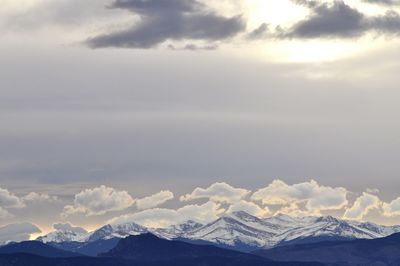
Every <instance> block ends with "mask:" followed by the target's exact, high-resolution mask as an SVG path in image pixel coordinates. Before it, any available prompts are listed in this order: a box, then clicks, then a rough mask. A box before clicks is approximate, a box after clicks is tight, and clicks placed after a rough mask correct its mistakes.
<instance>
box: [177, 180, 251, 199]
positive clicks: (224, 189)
mask: <svg viewBox="0 0 400 266" xmlns="http://www.w3.org/2000/svg"><path fill="white" fill-rule="evenodd" d="M250 192H251V191H249V190H246V189H242V188H234V187H232V186H231V185H229V184H227V183H215V184H213V185H211V186H210V187H208V188H196V189H195V190H193V192H192V193H190V194H186V195H184V196H181V198H180V200H181V201H192V200H197V199H209V200H211V201H214V202H219V203H235V202H238V201H240V200H242V199H243V198H244V197H246V196H247V195H248V194H249V193H250Z"/></svg>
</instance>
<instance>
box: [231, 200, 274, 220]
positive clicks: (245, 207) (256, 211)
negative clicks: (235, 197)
mask: <svg viewBox="0 0 400 266" xmlns="http://www.w3.org/2000/svg"><path fill="white" fill-rule="evenodd" d="M237 211H245V212H247V213H249V214H251V215H254V216H256V217H260V218H265V217H267V216H268V215H270V214H271V211H270V210H269V208H268V207H264V208H261V207H260V206H259V205H257V204H256V203H254V202H250V201H245V200H241V201H239V202H236V203H234V204H232V205H230V206H229V208H228V210H227V213H232V212H237Z"/></svg>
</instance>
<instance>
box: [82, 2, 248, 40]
mask: <svg viewBox="0 0 400 266" xmlns="http://www.w3.org/2000/svg"><path fill="white" fill-rule="evenodd" d="M109 8H111V9H123V10H128V11H130V12H132V13H134V14H136V15H138V16H140V22H139V23H138V24H135V25H134V26H132V27H128V28H127V29H125V30H122V31H111V32H108V33H104V34H102V35H99V36H96V37H94V38H91V39H89V40H88V41H87V43H88V45H89V46H90V47H92V48H101V47H125V48H151V47H154V46H156V45H158V44H161V43H163V42H164V41H166V40H184V39H190V40H207V41H218V40H223V39H227V38H230V37H233V36H235V35H236V34H238V33H239V32H242V31H244V29H245V23H244V21H243V19H242V17H241V16H234V17H224V16H220V15H218V14H216V13H214V12H211V11H208V10H207V8H206V6H204V5H203V4H202V3H200V2H199V1H197V0H170V1H165V0H116V1H115V2H114V3H112V4H111V6H110V7H109Z"/></svg>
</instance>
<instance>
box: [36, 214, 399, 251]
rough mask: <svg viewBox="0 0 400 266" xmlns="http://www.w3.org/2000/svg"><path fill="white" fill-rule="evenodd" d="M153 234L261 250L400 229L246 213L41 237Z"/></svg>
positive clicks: (60, 239) (75, 238)
mask: <svg viewBox="0 0 400 266" xmlns="http://www.w3.org/2000/svg"><path fill="white" fill-rule="evenodd" d="M149 232H150V233H152V234H154V235H156V236H158V237H161V238H164V239H187V240H188V241H206V242H211V243H214V244H216V245H219V246H223V247H229V248H233V249H239V250H242V251H249V250H254V249H257V248H272V247H275V246H281V245H289V244H298V243H310V242H318V241H329V240H344V239H346V240H347V239H348V240H350V239H360V238H361V239H373V238H380V237H385V236H388V235H391V234H393V233H397V232H400V226H392V227H390V226H381V225H377V224H373V223H362V222H355V221H345V220H340V219H336V218H334V217H331V216H326V217H291V216H288V215H284V214H278V215H276V216H273V217H269V218H266V219H260V218H257V217H255V216H252V215H250V214H248V213H246V212H244V211H239V212H234V213H232V214H228V215H225V216H223V217H221V218H219V219H217V220H215V221H213V222H211V223H209V224H205V225H202V224H200V223H197V222H195V221H188V222H186V223H184V224H179V225H174V226H170V227H168V228H159V229H154V228H146V227H144V226H141V225H138V224H136V223H125V224H117V225H115V224H114V225H105V226H103V227H101V228H99V229H98V230H96V231H94V232H92V233H90V234H78V233H76V232H65V231H56V232H53V233H50V234H48V235H46V236H44V237H40V238H38V240H40V241H42V242H45V243H47V242H56V243H60V242H72V241H75V242H87V243H92V242H95V241H98V240H109V239H113V238H125V237H127V236H130V235H140V234H145V233H149Z"/></svg>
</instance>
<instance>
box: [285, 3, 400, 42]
mask: <svg viewBox="0 0 400 266" xmlns="http://www.w3.org/2000/svg"><path fill="white" fill-rule="evenodd" d="M294 2H295V3H296V4H299V5H303V6H306V7H308V8H310V9H311V14H310V15H309V16H308V17H306V18H305V19H304V20H301V21H299V22H297V23H296V24H295V25H294V26H292V27H291V28H289V29H287V30H284V31H283V32H281V33H280V34H279V37H281V38H326V37H328V38H332V37H340V38H354V37H360V36H362V35H364V34H366V33H368V32H374V33H378V34H387V35H397V34H399V33H400V16H399V14H398V13H397V12H395V11H388V12H387V13H386V14H385V15H381V16H371V17H369V16H366V15H365V14H363V13H361V12H360V11H359V10H357V9H356V8H353V7H351V6H349V5H347V4H346V3H344V2H343V1H336V2H333V3H331V4H330V3H318V2H315V1H304V0H299V1H294Z"/></svg>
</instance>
